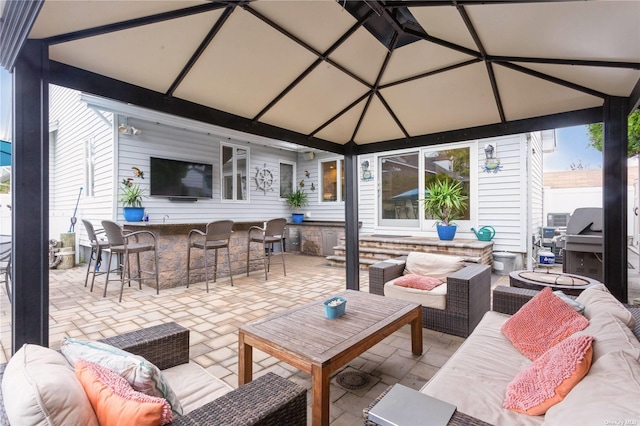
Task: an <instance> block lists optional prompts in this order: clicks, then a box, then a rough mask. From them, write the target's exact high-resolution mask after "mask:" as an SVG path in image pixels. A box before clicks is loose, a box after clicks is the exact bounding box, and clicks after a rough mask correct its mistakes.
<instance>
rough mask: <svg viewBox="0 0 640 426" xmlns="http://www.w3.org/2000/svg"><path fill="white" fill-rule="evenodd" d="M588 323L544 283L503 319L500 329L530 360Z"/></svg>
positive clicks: (582, 328)
mask: <svg viewBox="0 0 640 426" xmlns="http://www.w3.org/2000/svg"><path fill="white" fill-rule="evenodd" d="M588 325H589V320H588V319H586V318H585V317H583V316H582V315H580V314H579V313H577V312H576V311H574V310H573V308H571V307H570V306H569V305H567V304H566V303H565V302H564V301H563V300H562V299H560V298H559V297H557V296H556V295H554V294H553V292H552V291H551V289H550V288H549V287H546V288H545V289H544V290H542V291H541V292H540V293H538V294H537V295H536V296H535V297H534V298H533V299H531V300H529V301H528V302H527V303H526V304H525V305H524V306H523V307H522V308H520V310H518V312H516V313H515V314H514V315H513V316H512V317H511V318H509V319H508V320H507V322H505V323H504V325H503V326H502V333H504V335H505V336H507V338H508V339H509V340H511V343H513V346H515V347H516V348H517V349H518V350H519V351H520V352H521V353H522V355H524V356H526V357H527V358H529V359H530V360H532V361H533V360H536V359H537V358H538V357H540V356H541V355H542V354H543V353H545V352H546V351H547V350H549V349H550V348H552V347H553V346H555V345H556V344H558V343H559V342H561V341H562V340H564V339H566V338H567V337H569V336H571V335H572V334H573V333H575V332H576V331H580V330H584V329H585V328H586V327H587V326H588Z"/></svg>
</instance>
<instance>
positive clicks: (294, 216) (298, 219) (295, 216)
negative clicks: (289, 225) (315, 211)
mask: <svg viewBox="0 0 640 426" xmlns="http://www.w3.org/2000/svg"><path fill="white" fill-rule="evenodd" d="M303 220H304V213H291V222H293V223H302V221H303Z"/></svg>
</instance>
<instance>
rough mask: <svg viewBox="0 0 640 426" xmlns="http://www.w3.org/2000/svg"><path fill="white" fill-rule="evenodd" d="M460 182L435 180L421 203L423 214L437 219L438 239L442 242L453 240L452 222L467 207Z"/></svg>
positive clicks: (443, 179) (454, 232)
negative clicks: (422, 204)
mask: <svg viewBox="0 0 640 426" xmlns="http://www.w3.org/2000/svg"><path fill="white" fill-rule="evenodd" d="M468 198H469V197H467V196H466V195H465V194H464V187H463V186H462V182H460V181H459V180H456V179H450V178H436V179H435V180H434V181H433V182H432V183H431V184H429V185H428V186H427V188H426V191H425V196H424V199H423V200H422V202H423V203H424V211H425V213H427V214H429V215H431V217H433V218H435V219H437V220H438V221H439V222H437V231H438V237H440V239H441V240H443V241H450V240H453V238H454V237H455V234H456V228H457V225H454V224H453V223H452V221H454V220H456V219H459V218H460V217H462V214H463V212H464V209H465V208H466V207H467V199H468Z"/></svg>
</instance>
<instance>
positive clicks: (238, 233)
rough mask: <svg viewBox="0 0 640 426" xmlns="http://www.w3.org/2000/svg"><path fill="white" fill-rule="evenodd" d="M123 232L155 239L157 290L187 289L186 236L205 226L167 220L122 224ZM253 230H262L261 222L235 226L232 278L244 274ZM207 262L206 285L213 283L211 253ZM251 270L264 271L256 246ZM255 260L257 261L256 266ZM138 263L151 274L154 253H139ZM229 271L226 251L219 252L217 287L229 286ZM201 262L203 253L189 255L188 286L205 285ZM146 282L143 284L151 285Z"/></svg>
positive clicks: (202, 229)
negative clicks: (144, 233)
mask: <svg viewBox="0 0 640 426" xmlns="http://www.w3.org/2000/svg"><path fill="white" fill-rule="evenodd" d="M122 226H123V228H124V229H126V230H128V231H142V230H146V231H151V232H153V233H154V234H155V235H156V238H157V243H158V263H159V264H160V275H159V277H160V279H159V281H160V288H171V287H178V286H186V285H187V247H188V235H189V231H191V230H192V229H199V230H200V231H203V232H204V231H205V228H206V226H207V223H206V222H202V223H195V222H188V223H187V222H178V221H171V220H167V221H166V222H162V221H150V222H122ZM252 226H259V227H263V226H264V222H258V221H255V222H235V223H234V225H233V234H231V241H230V242H229V249H230V250H231V252H230V255H231V268H232V271H233V274H234V275H238V274H241V273H245V274H246V272H247V268H246V265H247V231H248V230H249V228H250V227H252ZM207 253H208V256H209V258H208V259H209V260H208V264H209V280H210V281H209V283H210V284H211V282H213V269H212V265H213V261H214V253H213V250H209V251H208V252H207ZM251 259H252V262H251V264H250V268H251V270H252V271H253V270H258V269H262V268H263V263H262V260H261V259H262V257H261V250H260V247H259V244H252V245H251ZM254 259H260V261H259V262H257V261H254ZM140 261H141V263H142V269H143V270H144V271H152V270H153V253H152V252H146V253H142V255H141V258H140ZM228 277H229V268H228V265H227V253H226V249H220V250H218V281H217V282H218V283H219V284H220V285H231V283H230V282H229V278H228ZM204 278H205V277H204V258H203V256H202V250H198V249H195V250H192V252H191V283H192V284H193V283H199V282H203V281H204ZM150 283H151V282H150V281H146V282H145V284H148V285H149V284H150Z"/></svg>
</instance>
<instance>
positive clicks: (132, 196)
mask: <svg viewBox="0 0 640 426" xmlns="http://www.w3.org/2000/svg"><path fill="white" fill-rule="evenodd" d="M143 196H144V189H143V188H140V185H138V184H137V183H135V184H134V183H133V182H131V181H130V180H128V179H124V180H123V181H122V189H121V192H120V202H121V203H122V206H123V209H122V214H123V216H124V219H125V220H126V221H127V222H140V221H141V220H142V219H143V218H144V207H142V197H143Z"/></svg>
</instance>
